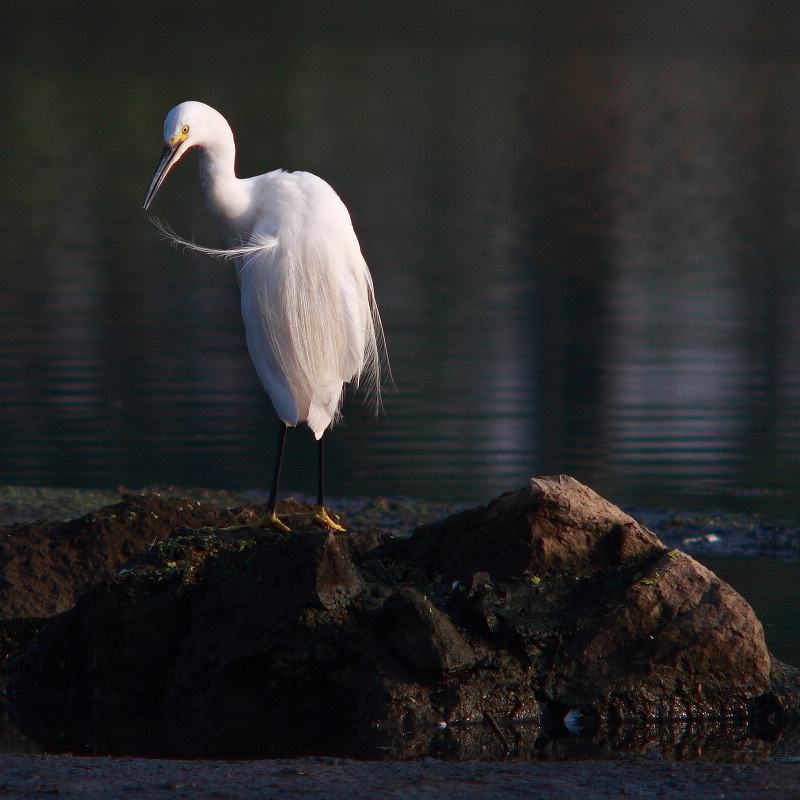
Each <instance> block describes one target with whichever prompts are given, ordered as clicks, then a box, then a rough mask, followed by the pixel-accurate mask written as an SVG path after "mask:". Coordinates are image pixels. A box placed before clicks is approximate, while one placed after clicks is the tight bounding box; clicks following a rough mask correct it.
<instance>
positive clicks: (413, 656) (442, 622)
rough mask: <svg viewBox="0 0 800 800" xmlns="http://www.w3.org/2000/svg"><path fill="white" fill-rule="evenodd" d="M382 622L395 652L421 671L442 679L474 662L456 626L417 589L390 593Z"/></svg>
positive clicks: (473, 657)
mask: <svg viewBox="0 0 800 800" xmlns="http://www.w3.org/2000/svg"><path fill="white" fill-rule="evenodd" d="M381 622H382V624H383V626H384V627H385V629H386V631H387V637H388V638H389V641H390V642H391V643H392V647H393V648H394V651H395V652H396V653H397V655H399V656H400V658H401V659H402V660H403V661H405V662H406V663H407V664H408V665H410V666H411V667H412V668H413V669H415V670H417V671H419V672H421V673H422V674H425V675H434V676H436V677H437V678H442V677H444V676H446V675H449V674H452V673H455V672H461V671H462V670H464V669H466V668H467V667H471V666H472V665H473V664H474V663H475V656H474V655H473V653H472V650H471V648H470V646H469V645H468V644H467V643H466V642H465V641H464V638H463V637H462V636H461V634H460V633H459V632H458V630H457V629H456V627H455V625H453V623H452V622H451V621H450V619H449V618H448V617H447V615H446V614H444V613H442V612H441V611H439V610H438V609H437V608H436V606H434V605H433V603H431V602H430V600H428V599H427V598H425V597H423V596H422V595H421V594H420V593H419V592H418V591H417V590H416V589H412V588H410V587H403V588H402V589H398V590H397V591H396V592H394V593H392V594H391V595H389V597H388V599H387V600H386V603H385V604H384V606H383V614H382V616H381Z"/></svg>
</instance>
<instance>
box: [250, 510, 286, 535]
mask: <svg viewBox="0 0 800 800" xmlns="http://www.w3.org/2000/svg"><path fill="white" fill-rule="evenodd" d="M247 527H248V528H272V529H273V530H276V531H280V532H281V533H290V532H291V530H292V529H291V528H290V527H289V526H288V525H287V524H286V523H285V522H281V521H280V519H278V515H277V514H276V513H275V512H274V511H271V512H270V513H269V514H265V515H264V516H263V517H261V519H260V520H258V521H257V522H254V523H253V524H252V525H248V526H247Z"/></svg>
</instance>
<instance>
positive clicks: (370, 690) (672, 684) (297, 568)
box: [7, 476, 797, 750]
mask: <svg viewBox="0 0 800 800" xmlns="http://www.w3.org/2000/svg"><path fill="white" fill-rule="evenodd" d="M145 502H146V503H149V505H148V507H147V509H145V508H143V507H141V508H138V507H137V508H138V510H137V511H136V512H135V513H136V519H138V521H139V523H140V524H139V525H137V524H135V520H134V519H133V517H132V516H131V513H132V511H133V507H132V506H131V505H130V504H131V503H140V504H141V503H145ZM154 502H155V500H154V499H152V498H151V499H150V500H145V499H142V498H138V499H130V500H127V501H124V502H123V503H121V504H118V505H116V506H111V507H108V508H106V509H101V510H100V511H98V512H96V514H94V515H90V516H89V517H87V518H84V519H83V520H82V521H78V522H77V523H75V524H73V523H70V525H72V527H71V528H70V527H64V526H62V527H61V528H59V529H57V530H55V531H52V533H53V536H54V541H58V542H60V543H61V544H62V546H63V547H64V548H65V555H64V565H65V570H66V569H67V567H68V565H69V561H70V556H71V554H72V553H74V552H75V551H76V549H77V548H79V547H81V546H82V542H83V541H84V540H82V539H81V537H80V536H78V535H77V534H76V533H75V531H79V530H85V528H86V526H89V529H90V530H92V531H94V532H95V533H96V534H97V536H100V537H101V538H102V536H101V534H103V531H107V529H109V528H111V529H114V530H115V531H116V532H117V534H119V536H120V538H119V540H117V539H115V538H114V537H109V536H107V537H106V539H107V540H109V541H110V540H111V539H113V540H114V541H119V543H120V544H122V543H124V545H125V546H131V547H132V546H136V545H134V544H131V542H138V544H139V545H142V544H145V545H146V546H147V549H146V551H145V552H144V553H143V554H141V555H140V556H138V557H137V558H136V559H134V560H133V561H131V562H130V565H129V566H128V567H126V568H125V569H122V570H120V569H119V568H120V566H121V562H122V561H123V560H124V558H122V557H121V556H122V554H121V553H120V554H118V556H116V557H112V556H111V555H109V553H108V552H106V554H105V555H104V556H102V557H101V556H99V555H96V556H95V559H96V563H97V565H98V566H97V574H98V575H102V574H103V571H105V576H104V579H103V580H102V581H100V582H99V583H97V584H95V585H94V586H93V587H92V588H91V589H89V590H88V591H87V592H86V593H85V594H83V595H82V596H81V597H80V599H79V600H78V602H77V605H75V606H74V607H73V608H71V609H70V610H68V611H66V612H65V613H62V614H60V615H59V616H57V617H55V618H53V619H52V620H51V621H50V622H49V623H48V624H47V625H46V626H45V627H44V628H43V629H42V630H41V631H40V632H39V634H38V636H37V637H36V638H35V639H34V640H33V641H32V642H31V644H30V645H29V646H28V647H27V649H26V650H25V652H23V654H22V655H21V656H19V657H18V658H17V659H15V660H14V661H13V662H12V664H11V667H10V674H9V680H8V686H9V695H10V697H11V698H12V699H13V702H14V704H15V705H16V706H17V707H18V708H20V709H24V706H25V704H26V703H27V702H30V701H31V699H33V698H39V699H41V698H42V697H51V698H52V697H56V698H61V699H66V700H69V701H72V702H76V703H78V704H79V705H82V706H84V707H89V706H92V707H93V708H97V707H98V705H99V704H108V705H107V706H106V707H119V706H120V705H121V704H128V705H130V704H134V705H135V706H136V707H139V708H141V707H144V706H147V707H151V708H152V707H157V708H165V707H171V708H175V709H180V710H181V711H182V712H183V713H185V712H187V710H188V711H196V712H197V713H202V714H210V713H220V714H231V713H233V714H240V715H246V714H250V715H253V714H254V715H255V716H256V717H257V718H259V717H260V718H261V719H265V718H270V719H275V718H280V719H281V720H282V731H281V735H282V736H287V737H290V736H291V734H290V733H289V732H288V729H289V728H291V726H292V724H293V723H294V724H296V723H298V721H301V720H302V721H305V722H307V721H308V720H314V724H315V725H318V726H319V727H320V729H324V730H326V731H331V730H335V731H337V732H338V735H339V736H340V737H341V738H343V739H344V738H348V737H352V738H354V739H360V740H364V739H366V738H368V737H374V736H375V735H376V732H379V733H380V735H381V736H382V737H383V739H382V741H384V742H389V743H390V744H391V743H392V742H394V741H396V740H397V739H398V738H403V737H405V739H406V740H408V737H414V736H417V734H418V732H421V731H426V730H430V729H434V730H441V729H443V728H445V727H446V728H447V730H449V731H452V730H454V729H458V728H459V727H468V726H469V724H470V723H472V722H486V723H487V725H488V726H489V728H490V729H491V731H492V732H493V733H492V735H496V737H497V740H498V741H499V742H500V743H501V744H502V746H503V749H504V750H507V749H508V739H507V738H506V735H505V734H504V733H503V730H504V729H505V727H506V726H508V725H510V724H512V723H522V722H533V723H536V724H541V723H542V721H547V720H557V721H558V723H559V724H561V721H562V720H564V719H566V724H567V726H568V727H571V728H573V729H575V730H577V729H579V728H580V729H581V730H583V732H584V733H585V734H586V733H589V734H591V733H592V732H597V731H600V730H603V731H606V732H608V731H612V730H616V729H618V728H619V727H620V726H621V725H623V724H624V722H625V721H626V720H660V721H665V720H671V721H673V722H675V721H677V722H678V723H680V724H684V725H687V724H688V725H691V723H692V722H693V721H695V722H696V721H698V720H702V719H712V718H713V719H716V720H728V721H730V720H734V719H739V720H745V721H747V720H750V721H752V720H754V719H759V720H761V721H762V723H763V722H764V721H768V722H770V723H775V721H776V720H778V719H779V718H785V717H787V716H789V715H791V714H792V713H794V711H795V710H796V706H797V704H796V697H797V693H796V692H795V691H794V690H791V689H790V688H789V687H790V686H792V685H794V684H795V683H796V672H795V671H794V670H791V669H790V668H786V667H785V666H783V665H780V669H778V667H777V666H776V667H774V668H773V670H772V673H771V661H770V656H769V653H768V652H767V648H766V645H765V642H764V635H763V631H762V628H761V624H760V623H759V621H758V619H756V617H755V615H754V613H753V611H752V609H751V608H750V606H749V605H748V604H747V603H746V602H745V601H744V599H743V598H742V597H741V596H739V595H738V594H737V593H736V592H734V591H733V589H731V588H730V587H729V586H728V585H727V584H725V583H723V582H722V581H720V580H719V579H718V578H717V577H716V576H715V575H714V574H712V573H711V572H710V571H709V570H707V569H705V568H704V567H703V566H701V565H700V564H698V563H697V562H696V561H694V560H693V559H692V558H691V557H690V556H688V555H686V554H684V553H681V552H679V551H677V550H667V548H665V547H664V545H663V544H662V543H661V542H660V541H659V539H658V538H657V537H656V536H655V535H654V534H653V533H651V532H650V531H649V530H647V529H646V528H644V527H643V526H641V525H640V524H638V523H637V522H636V521H635V520H633V519H632V518H631V517H629V516H627V515H626V514H624V513H623V512H622V511H620V510H619V509H617V508H616V507H615V506H613V505H611V504H609V503H607V502H606V501H605V500H603V499H602V498H600V497H599V496H598V495H596V494H595V493H594V492H592V491H591V490H590V489H588V488H586V487H585V486H583V485H581V484H580V483H578V482H577V481H575V480H573V479H571V478H568V477H564V476H562V477H559V478H537V479H532V480H531V482H530V485H529V486H528V487H526V488H525V489H523V490H522V491H520V492H516V493H509V494H506V495H503V496H502V497H500V498H498V499H497V500H495V501H493V502H492V503H491V504H489V505H488V506H487V507H485V508H479V509H474V510H471V511H467V512H464V513H462V514H458V515H455V516H452V517H450V518H448V519H446V520H444V521H443V522H440V523H437V524H434V525H428V526H423V527H421V528H418V529H417V530H416V532H415V533H414V534H413V535H412V536H411V537H410V538H399V537H394V536H392V535H390V534H387V533H385V532H382V531H380V530H356V531H347V532H345V533H341V534H339V533H337V534H334V533H332V532H329V531H325V530H320V529H318V528H313V527H303V525H302V524H301V523H300V522H299V520H296V521H295V522H293V523H292V522H290V524H292V525H293V527H294V528H295V529H294V530H293V532H292V533H290V534H281V533H277V532H272V531H256V530H253V529H250V528H246V527H245V528H243V529H239V530H212V529H210V528H207V527H204V526H207V525H221V524H222V525H230V524H231V523H233V522H236V521H239V522H240V524H246V523H247V521H252V519H253V517H254V515H255V514H256V513H257V511H256V510H252V509H251V510H239V511H238V512H235V513H234V512H220V511H218V510H215V509H210V508H199V507H197V506H195V507H192V508H186V506H185V505H184V502H185V501H180V500H164V499H162V498H159V499H158V501H157V505H158V509H157V510H156V509H155V506H154V505H153V503H154ZM126 504H127V505H126ZM148 515H149V516H148ZM153 516H155V517H156V518H157V520H160V521H161V522H160V527H159V532H158V536H154V535H153V534H154V530H153V528H152V525H153V524H154V521H153V519H152V517H153ZM115 521H119V522H118V523H117V524H114V522H115ZM93 525H95V526H98V527H97V528H92V526H93ZM201 526H202V527H201ZM103 535H105V534H103ZM115 535H116V534H115ZM87 536H88V537H89V539H90V540H91V541H92V542H93V543H94V544H93V547H92V548H91V549H92V550H93V551H94V552H95V553H96V552H97V551H98V550H103V548H102V547H100V546H98V541H99V540H98V539H97V538H95V539H91V536H89V535H88V534H87ZM167 537H168V538H167ZM7 538H8V537H7ZM153 538H157V539H159V540H160V541H159V542H157V543H155V544H152V541H153ZM151 544H152V546H151ZM114 549H115V548H113V547H110V548H108V549H107V550H109V551H113V550H114ZM11 563H14V562H13V559H12V560H11ZM93 563H94V562H93ZM75 575H76V580H75V588H74V592H75V594H77V593H78V592H79V591H80V589H81V588H82V587H84V586H85V585H86V584H87V583H89V582H90V576H89V575H88V574H84V571H82V570H75ZM26 585H27V584H26ZM22 594H23V595H24V592H22ZM32 594H33V595H35V594H36V593H35V592H33V593H32ZM12 595H13V592H12V593H11V594H10V595H9V600H8V602H9V607H10V608H13V609H15V611H14V613H15V614H17V615H18V616H19V615H20V614H19V610H18V609H22V608H30V609H32V610H34V611H35V613H36V614H42V613H43V612H45V613H47V612H49V610H50V609H52V608H54V604H55V607H56V608H58V605H57V604H58V602H60V600H59V598H58V597H56V598H53V597H50V598H49V599H45V598H46V597H47V595H43V596H42V597H40V598H39V599H38V600H35V599H34V597H29V598H28V599H27V600H25V599H22V597H21V596H19V595H18V596H16V598H15V599H14V600H12V599H11V596H12ZM73 598H74V595H73ZM13 603H17V606H14V605H13ZM37 603H38V604H37ZM26 604H27V605H26ZM69 604H70V601H69V600H64V606H68V605H69ZM778 672H780V675H781V685H780V686H778V685H777V684H776V683H775V678H776V676H777V675H778ZM726 724H733V723H730V722H728V723H726ZM743 724H745V725H749V724H750V722H745V723H743ZM748 735H749V734H748Z"/></svg>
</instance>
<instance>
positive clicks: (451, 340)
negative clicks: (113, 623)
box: [0, 2, 800, 519]
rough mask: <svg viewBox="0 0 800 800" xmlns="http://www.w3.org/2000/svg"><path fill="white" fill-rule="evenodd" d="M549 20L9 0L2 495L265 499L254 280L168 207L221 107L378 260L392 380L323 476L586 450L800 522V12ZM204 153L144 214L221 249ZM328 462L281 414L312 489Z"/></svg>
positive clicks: (703, 496)
mask: <svg viewBox="0 0 800 800" xmlns="http://www.w3.org/2000/svg"><path fill="white" fill-rule="evenodd" d="M45 6H48V4H45ZM551 6H552V4H549V3H525V4H523V3H519V4H516V3H499V4H492V9H491V11H486V9H485V7H484V5H482V4H475V5H474V7H473V5H472V4H470V3H467V4H465V5H464V6H463V8H461V9H460V10H459V14H458V15H457V18H456V17H454V16H453V9H451V8H450V7H449V6H447V5H446V4H443V3H442V4H434V5H433V6H432V7H431V6H430V5H428V4H425V5H422V4H420V5H419V6H417V4H414V3H411V4H407V5H404V6H403V7H402V8H403V10H402V12H401V11H400V7H399V6H398V7H394V6H393V5H392V4H389V5H388V6H387V7H386V8H384V9H383V10H381V11H378V10H375V9H374V8H373V7H372V5H371V4H358V3H351V4H347V3H345V4H342V6H341V9H340V13H337V15H336V17H335V18H334V17H333V16H331V17H330V19H328V18H326V15H325V14H324V13H321V14H318V13H313V8H312V7H313V4H310V3H299V4H282V3H279V4H275V5H274V6H273V7H272V8H271V9H267V8H266V7H264V9H263V10H259V11H255V12H254V11H252V9H251V7H250V6H248V9H249V10H248V11H247V13H246V14H245V12H244V11H242V10H240V9H238V7H237V6H236V5H235V4H234V5H232V6H231V7H230V8H226V10H225V12H224V13H223V12H222V10H221V7H219V8H218V7H217V5H216V4H211V3H203V2H200V3H194V4H191V5H188V4H187V5H186V6H185V8H184V6H183V5H182V4H181V3H176V4H170V9H169V10H164V9H163V7H162V6H158V7H156V6H155V5H153V6H152V7H150V5H149V4H148V3H142V4H135V5H133V6H130V7H129V6H126V5H120V6H118V7H117V6H113V4H112V6H109V5H107V4H106V5H103V6H98V7H96V8H95V7H89V6H87V7H86V8H85V9H84V10H81V9H76V8H71V7H68V6H67V5H65V4H56V3H53V4H52V8H50V13H43V12H42V10H41V9H39V10H38V11H34V10H32V7H31V6H30V5H29V4H22V3H14V2H11V3H10V4H8V5H6V6H4V10H3V11H2V12H0V15H2V16H3V17H5V21H4V24H3V25H2V28H3V29H4V31H5V33H4V34H3V35H4V42H3V47H2V48H0V67H1V68H0V88H1V89H2V97H3V98H4V99H3V101H2V102H1V103H0V131H2V133H0V175H2V187H3V191H2V193H0V253H2V267H1V268H0V442H1V443H2V458H0V482H3V483H20V484H44V485H48V484H51V485H67V486H117V485H120V484H122V485H126V486H141V485H147V484H152V483H174V484H182V485H203V486H209V487H213V488H217V487H220V488H232V489H233V488H251V487H264V486H266V485H267V483H268V481H269V477H270V468H271V462H272V449H273V446H274V443H275V438H276V433H277V422H276V419H275V417H274V413H273V411H272V408H271V406H270V405H269V402H268V400H267V399H266V397H265V395H264V393H263V391H262V390H261V387H260V386H259V384H258V382H257V380H256V377H255V374H254V371H253V369H252V367H251V364H250V362H249V358H248V355H247V351H246V348H245V344H244V336H243V330H242V324H241V320H240V317H239V309H238V290H237V286H236V280H235V276H234V272H233V270H232V268H231V267H229V266H227V265H225V264H222V263H218V262H214V261H211V260H207V259H202V258H199V257H196V256H192V255H188V254H183V253H181V252H177V251H175V250H173V249H171V248H170V247H169V246H167V245H166V244H165V243H164V242H163V241H161V240H160V239H159V236H158V235H157V233H156V231H155V230H154V229H153V228H152V226H151V225H150V224H149V223H148V221H147V214H146V213H144V212H143V211H142V210H141V203H142V200H143V198H144V193H145V189H146V188H147V185H148V182H149V179H150V177H151V174H152V171H153V169H154V167H155V164H156V161H157V159H158V157H159V154H160V151H161V147H162V142H161V127H162V123H163V118H164V116H165V114H166V112H167V111H168V110H169V109H170V108H171V107H172V106H173V105H175V104H176V103H177V102H179V101H181V100H184V99H188V98H195V99H199V100H204V101H207V102H209V103H211V104H212V105H215V106H216V107H218V108H219V109H220V110H221V111H222V112H223V113H224V114H225V115H226V116H227V117H228V118H229V120H230V121H231V123H232V125H233V127H234V130H235V132H236V133H237V140H238V145H239V152H240V157H239V161H238V165H239V173H240V175H249V174H255V173H259V172H263V171H266V170H269V169H274V168H278V167H283V168H287V169H307V170H310V171H313V172H316V173H318V174H320V175H322V176H324V177H325V178H326V179H327V180H328V181H329V182H330V183H331V184H332V185H333V186H334V187H335V188H336V189H337V191H338V192H339V193H340V194H341V196H342V197H343V198H344V200H345V202H346V203H347V204H348V206H349V208H350V210H351V213H352V216H353V219H354V223H355V227H356V230H357V232H358V234H359V236H360V239H361V242H362V247H363V250H364V253H365V255H366V257H367V260H368V262H369V264H370V266H371V269H372V271H373V275H374V279H375V284H376V289H377V296H378V300H379V303H380V307H381V310H382V314H383V318H384V323H385V327H386V333H387V339H388V344H389V352H390V356H391V360H392V368H393V372H394V379H395V383H396V387H397V390H396V392H392V393H389V394H387V396H386V398H385V415H384V416H381V417H380V418H379V419H377V420H374V419H371V418H370V414H369V413H368V411H367V410H366V409H364V408H362V407H361V405H360V401H359V400H358V399H357V398H350V399H349V400H348V402H347V404H346V408H345V413H346V422H347V424H346V427H344V428H340V429H337V430H335V431H334V432H333V433H332V434H331V435H330V437H329V464H330V466H331V469H330V478H329V490H330V492H331V493H332V494H338V495H374V494H383V495H408V496H412V497H414V498H417V499H420V500H426V499H429V500H445V501H452V502H483V501H487V500H488V499H490V498H491V497H492V496H494V495H495V494H497V493H499V492H501V491H505V490H508V489H514V488H517V487H519V486H521V485H522V484H523V483H524V482H525V480H526V479H527V478H528V477H529V476H530V475H532V474H542V473H552V472H567V473H571V474H573V475H575V476H576V477H578V478H579V479H580V480H582V481H584V482H585V483H588V484H589V485H591V486H593V487H594V488H596V489H597V490H599V491H600V492H601V493H603V494H605V495H606V496H608V497H609V498H610V499H611V500H613V501H615V502H617V503H620V504H623V505H625V504H634V505H640V506H642V505H644V506H648V507H677V508H693V509H695V508H705V507H721V508H725V509H731V510H737V509H742V510H747V511H748V512H751V513H757V514H764V515H767V516H780V517H789V518H793V519H796V518H797V517H798V516H799V515H798V513H797V509H796V506H795V495H796V492H795V487H796V484H797V481H798V478H799V477H800V402H799V401H800V325H798V319H799V318H800V271H798V269H797V267H798V253H800V25H799V24H798V22H800V20H798V16H800V11H798V7H796V6H795V5H793V4H779V3H772V4H770V3H767V4H764V3H762V2H751V3H747V2H745V3H742V4H738V5H737V7H736V10H735V11H732V10H726V11H725V13H724V14H721V13H720V11H721V8H722V6H721V5H720V4H716V3H711V4H708V5H707V7H706V6H705V5H704V7H703V9H700V10H698V9H696V8H695V6H694V5H693V4H683V5H681V4H678V6H675V7H674V12H675V13H674V16H672V15H671V14H668V13H667V12H659V11H656V10H654V8H653V7H651V4H648V3H644V2H642V3H637V2H631V3H620V4H618V5H615V4H602V8H601V7H600V6H599V5H598V6H597V7H596V6H595V5H594V4H592V3H574V4H567V5H566V6H564V8H563V9H561V10H558V11H553V9H552V8H551ZM37 8H39V6H37ZM159 22H163V28H161V29H158V28H157V27H156V24H157V23H159ZM185 162H186V163H182V164H181V165H180V166H179V167H178V168H177V169H176V170H175V172H174V174H173V175H171V176H170V179H169V180H168V182H167V183H166V185H165V186H164V187H163V188H162V190H161V193H160V194H159V197H158V199H157V202H156V203H155V206H154V209H153V210H154V212H155V213H156V214H158V215H159V216H160V217H162V218H163V219H165V220H166V221H168V222H169V223H170V224H171V225H172V226H173V227H175V228H176V229H177V230H178V231H179V232H180V233H181V234H183V235H186V236H192V237H194V238H196V240H197V241H199V242H202V243H205V244H209V245H220V244H221V238H220V236H219V235H218V233H217V232H216V231H215V229H214V227H213V225H212V224H211V222H210V220H209V217H208V214H207V212H206V209H205V207H204V204H203V200H202V197H201V194H200V187H199V180H198V177H197V173H196V158H194V157H192V156H190V157H187V158H186V159H185ZM312 456H313V443H312V439H311V436H310V434H309V433H308V431H307V430H305V429H301V430H299V431H297V432H295V433H294V435H293V436H290V439H289V444H288V453H287V458H288V462H287V465H286V472H285V476H284V480H283V486H284V487H285V489H286V490H287V491H290V490H292V491H299V492H311V491H313V488H314V478H313V474H314V470H313V465H312V464H310V463H309V459H311V458H312Z"/></svg>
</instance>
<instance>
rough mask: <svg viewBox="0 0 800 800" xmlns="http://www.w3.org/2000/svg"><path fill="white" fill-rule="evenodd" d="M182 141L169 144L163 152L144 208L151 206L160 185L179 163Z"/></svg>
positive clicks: (145, 199)
mask: <svg viewBox="0 0 800 800" xmlns="http://www.w3.org/2000/svg"><path fill="white" fill-rule="evenodd" d="M180 145H181V143H180V142H178V143H176V144H168V145H166V146H165V147H164V152H163V153H162V154H161V161H159V162H158V166H157V167H156V173H155V175H153V180H152V181H150V188H149V189H148V190H147V196H146V197H145V198H144V208H150V203H152V202H153V198H154V197H155V196H156V192H157V191H158V188H159V186H161V184H162V183H164V178H166V177H167V173H168V172H169V171H170V170H171V169H172V167H173V166H174V165H175V164H177V163H178V160H179V159H180V155H178V148H179V147H180Z"/></svg>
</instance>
